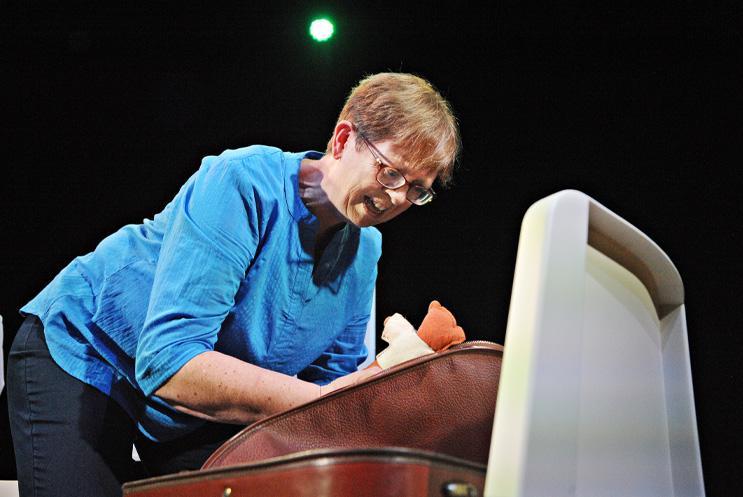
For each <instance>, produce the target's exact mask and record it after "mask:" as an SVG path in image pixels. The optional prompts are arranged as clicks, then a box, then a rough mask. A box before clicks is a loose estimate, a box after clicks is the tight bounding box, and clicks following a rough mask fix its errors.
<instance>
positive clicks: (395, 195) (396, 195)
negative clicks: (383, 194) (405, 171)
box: [387, 185, 408, 206]
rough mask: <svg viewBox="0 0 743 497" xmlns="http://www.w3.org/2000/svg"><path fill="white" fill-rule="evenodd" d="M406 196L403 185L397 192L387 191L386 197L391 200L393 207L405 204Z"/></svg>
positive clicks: (406, 192) (405, 189)
mask: <svg viewBox="0 0 743 497" xmlns="http://www.w3.org/2000/svg"><path fill="white" fill-rule="evenodd" d="M407 194H408V188H407V185H403V186H402V187H400V188H398V189H397V190H387V195H389V196H390V199H391V200H392V203H393V204H394V205H396V206H397V205H402V204H404V203H405V202H407V201H408V199H407V197H406V195H407Z"/></svg>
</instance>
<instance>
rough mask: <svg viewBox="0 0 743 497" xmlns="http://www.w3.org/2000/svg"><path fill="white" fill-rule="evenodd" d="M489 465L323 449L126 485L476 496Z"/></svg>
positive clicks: (248, 496)
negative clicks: (486, 467)
mask: <svg viewBox="0 0 743 497" xmlns="http://www.w3.org/2000/svg"><path fill="white" fill-rule="evenodd" d="M484 484H485V466H484V465H482V464H476V463H472V462H469V461H464V460H462V459H456V458H453V457H448V456H443V455H440V454H434V453H432V452H424V451H417V450H411V449H401V448H387V449H343V450H334V449H320V450H313V451H309V452H302V453H298V454H292V455H289V456H283V457H278V458H274V459H269V460H267V461H262V462H256V463H250V464H243V465H238V466H229V467H224V468H216V469H207V470H200V471H188V472H183V473H177V474H174V475H168V476H161V477H158V478H150V479H148V480H140V481H136V482H131V483H127V484H125V485H124V496H126V497H184V496H193V497H197V496H198V497H424V496H429V497H435V496H438V497H476V496H481V495H482V491H483V487H484Z"/></svg>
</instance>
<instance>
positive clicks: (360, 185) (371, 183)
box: [333, 131, 436, 227]
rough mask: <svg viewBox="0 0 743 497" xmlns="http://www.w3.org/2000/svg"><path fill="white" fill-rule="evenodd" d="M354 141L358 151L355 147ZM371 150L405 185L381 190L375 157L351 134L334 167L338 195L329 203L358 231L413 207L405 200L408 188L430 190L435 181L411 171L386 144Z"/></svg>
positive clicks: (427, 173)
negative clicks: (400, 175) (414, 186)
mask: <svg viewBox="0 0 743 497" xmlns="http://www.w3.org/2000/svg"><path fill="white" fill-rule="evenodd" d="M357 140H358V143H359V144H360V147H357V146H356V143H357ZM372 146H373V147H374V149H375V151H376V154H377V157H379V159H380V161H381V162H382V164H383V165H384V166H389V167H393V168H395V169H396V170H397V171H398V172H400V173H401V174H402V175H403V177H404V178H405V180H406V181H407V183H406V184H405V185H403V186H402V187H400V188H398V189H396V190H391V189H389V188H385V187H384V186H382V185H381V184H380V183H379V181H377V173H378V172H379V170H380V166H379V165H378V163H377V160H376V158H375V155H374V154H373V153H372V151H371V150H370V147H368V146H366V145H365V144H364V143H363V141H362V139H361V137H359V135H358V134H357V133H356V132H355V131H352V132H351V135H350V137H349V138H348V140H347V141H346V143H345V146H344V148H343V154H342V156H341V157H340V159H339V160H338V163H337V164H336V165H337V166H338V167H336V172H337V174H336V182H335V183H336V186H337V187H336V188H335V190H336V191H337V192H338V195H337V198H336V199H335V200H334V201H333V203H334V205H335V207H336V209H338V211H340V213H341V214H342V215H343V216H344V217H345V218H346V219H348V221H350V222H351V223H353V224H355V225H356V226H359V227H365V226H374V225H377V224H381V223H384V222H387V221H389V220H390V219H393V218H395V217H397V216H399V215H400V214H402V213H403V212H405V211H406V210H408V209H409V208H410V206H411V205H413V204H411V203H410V202H409V201H408V200H407V198H406V197H405V195H406V193H407V191H408V188H409V185H410V184H414V185H420V186H422V187H424V188H431V186H432V185H433V182H434V180H435V179H436V172H435V171H412V170H411V169H410V166H409V164H407V163H406V162H405V161H404V160H403V159H402V156H401V155H400V154H398V153H397V152H396V150H395V147H394V146H393V144H392V143H391V142H390V141H382V142H376V143H374V144H372Z"/></svg>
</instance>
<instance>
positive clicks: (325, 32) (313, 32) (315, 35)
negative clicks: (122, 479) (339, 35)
mask: <svg viewBox="0 0 743 497" xmlns="http://www.w3.org/2000/svg"><path fill="white" fill-rule="evenodd" d="M333 31H334V28H333V23H332V22H330V21H329V20H328V19H324V18H320V19H315V20H314V21H312V23H311V24H310V36H312V39H313V40H315V41H320V42H322V41H328V40H329V39H330V38H331V37H332V36H333Z"/></svg>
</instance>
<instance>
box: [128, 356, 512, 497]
mask: <svg viewBox="0 0 743 497" xmlns="http://www.w3.org/2000/svg"><path fill="white" fill-rule="evenodd" d="M502 355H503V348H502V347H501V346H500V345H496V344H492V343H488V342H465V343H463V344H461V345H458V346H455V347H452V348H451V349H449V350H447V351H445V352H440V353H436V354H431V355H428V356H424V357H421V358H418V359H414V360H411V361H407V362H405V363H403V364H400V365H398V366H396V367H394V368H391V369H388V370H386V371H383V372H382V373H380V374H378V375H376V376H374V377H372V378H370V379H368V380H367V381H365V382H363V383H361V384H358V385H354V386H351V387H346V388H343V389H340V390H337V391H336V392H333V393H331V394H330V395H327V396H325V397H323V398H321V399H317V400H315V401H313V402H309V403H307V404H304V405H301V406H298V407H296V408H294V409H290V410H288V411H284V412H282V413H278V414H276V415H274V416H270V417H268V418H266V419H263V420H261V421H258V422H256V423H254V424H252V425H250V426H248V427H247V428H245V429H244V430H242V431H241V432H239V433H238V434H237V435H235V436H234V437H232V438H231V439H230V440H228V441H227V442H225V443H224V444H223V445H222V446H221V447H220V448H219V449H217V450H216V451H215V452H214V454H212V456H211V457H210V458H209V459H208V460H207V461H206V463H205V464H204V466H203V468H202V469H201V470H200V471H195V472H185V473H179V474H178V475H174V476H168V477H161V478H154V479H150V480H142V481H141V482H133V483H129V484H127V485H125V486H124V490H125V495H132V496H135V495H136V496H137V497H150V496H152V497H155V496H166V495H179V496H191V495H193V496H197V495H199V496H200V495H218V494H214V493H211V491H210V493H201V492H202V490H198V491H197V490H196V489H197V488H198V489H202V485H207V484H208V483H207V482H208V481H212V480H214V481H218V482H224V481H226V480H224V479H225V478H228V479H229V481H230V485H232V486H230V487H229V488H232V490H233V491H234V489H235V488H238V487H237V485H236V483H235V481H237V480H241V479H242V480H241V481H244V483H245V484H246V485H248V486H250V484H249V483H247V480H248V479H249V480H255V481H263V480H264V479H268V480H272V479H273V480H276V484H277V485H284V486H287V487H292V486H293V485H299V486H301V485H302V483H301V482H300V481H290V480H292V479H293V478H300V479H301V478H308V479H310V480H312V481H317V482H320V481H325V482H326V483H323V485H330V486H331V487H332V485H333V484H332V483H327V482H328V481H331V480H332V479H333V473H334V472H335V471H337V472H338V475H339V476H338V478H339V479H340V480H339V481H345V480H344V478H345V477H344V476H342V475H345V474H346V473H347V472H348V471H351V470H350V469H349V468H350V467H352V466H353V464H354V463H351V462H350V461H351V460H352V459H353V457H356V456H358V455H360V454H367V456H365V457H370V454H374V455H375V456H374V457H376V459H375V460H374V461H375V462H373V461H371V460H369V459H366V461H367V462H368V463H369V464H371V466H368V467H369V468H372V467H374V468H378V470H379V471H378V472H377V473H374V471H376V470H374V471H373V470H372V469H369V471H370V474H377V475H379V477H380V478H381V479H382V480H381V481H379V482H377V483H371V482H369V481H367V479H364V480H363V485H369V486H371V487H373V488H377V487H376V486H375V485H377V484H379V485H382V483H385V484H392V483H391V482H390V478H389V475H393V474H394V475H398V473H400V472H402V473H404V472H406V471H411V474H410V475H409V476H408V477H407V478H414V476H412V475H414V474H415V473H416V472H418V471H420V467H421V464H423V463H421V462H420V461H418V462H416V463H411V464H412V466H410V464H407V463H405V464H403V461H402V460H400V459H399V457H398V458H396V457H395V456H394V455H390V456H389V457H390V459H389V461H388V462H387V463H386V466H385V467H384V469H382V466H381V465H380V464H381V463H382V460H383V459H384V456H382V455H381V454H382V453H383V452H384V451H385V450H387V451H389V450H397V449H390V448H393V447H394V448H398V449H399V450H405V449H408V455H409V456H410V457H413V455H412V454H413V453H414V452H415V453H416V454H418V455H417V456H416V457H420V458H422V459H423V460H428V461H429V462H431V461H433V460H435V461H438V462H437V464H439V465H438V466H436V467H437V468H440V467H442V466H441V464H442V463H441V461H443V460H447V461H448V462H449V463H451V464H454V462H457V461H458V464H465V465H467V464H469V465H470V466H468V467H467V468H468V469H467V471H473V470H474V469H473V468H474V467H475V466H477V467H480V468H481V469H482V468H484V466H485V464H487V457H488V452H489V446H490V436H491V430H492V426H493V415H494V412H495V400H496V396H497V391H498V380H499V378H500V367H501V359H502ZM374 449H378V450H376V451H375V450H374ZM328 450H330V451H333V450H335V451H336V452H333V453H334V454H336V455H337V456H333V457H338V458H340V459H333V460H334V461H336V462H334V463H333V464H330V465H328V466H327V468H325V469H323V470H322V471H320V470H318V465H317V461H326V462H328V464H329V461H330V460H331V459H332V458H331V459H328V458H327V454H329V452H326V451H328ZM318 451H319V452H318ZM349 451H350V452H349ZM410 451H413V452H410ZM323 454H325V455H323ZM349 454H353V456H352V455H349ZM431 458H433V459H431ZM437 458H438V459H437ZM312 461H315V462H312ZM395 461H397V462H395ZM300 463H301V464H300ZM297 464H299V466H297ZM365 464H366V463H365ZM395 464H399V465H400V468H398V470H397V471H395V470H392V469H389V466H390V465H395ZM472 464H474V465H475V466H471V465H472ZM284 465H289V466H286V469H287V470H289V467H290V466H291V468H292V469H291V470H290V471H289V472H288V473H284V472H283V469H282V468H283V467H284ZM423 465H424V466H425V464H423ZM455 465H456V464H455ZM320 466H322V464H320ZM406 466H407V467H408V468H412V469H404V468H405V467H406ZM353 467H355V466H353ZM220 468H221V469H220ZM238 468H241V469H238ZM297 468H304V469H297ZM264 471H265V475H264V474H263V472H264ZM318 471H320V473H322V477H320V476H317V475H318V474H319V473H318ZM475 472H477V471H475ZM383 474H385V475H387V476H382V475H383ZM447 474H448V473H447ZM311 475H315V476H311ZM482 476H483V478H484V469H482ZM313 478H314V479H313ZM395 478H400V479H401V480H403V481H404V480H405V479H406V477H404V476H396V477H395ZM202 479H203V482H201V480H202ZM444 479H446V478H444ZM181 482H188V484H185V483H181ZM199 482H201V483H199ZM437 482H438V480H437ZM318 484H319V483H318ZM437 484H438V483H437ZM473 484H475V488H478V487H477V485H476V483H473ZM168 485H177V486H178V487H179V488H180V490H179V493H177V494H176V493H167V492H169V490H168ZM256 485H258V484H257V483H256ZM339 485H341V483H339ZM217 486H219V485H217ZM269 487H270V486H268V487H266V488H269ZM209 488H210V489H211V488H212V487H209ZM214 488H216V487H214ZM225 488H227V487H225ZM239 488H242V487H239ZM246 488H247V487H246ZM250 488H252V487H250ZM261 488H263V487H261ZM270 488H273V487H270ZM292 488H293V487H292ZM323 488H324V487H323ZM339 488H340V487H339ZM344 488H345V487H344ZM479 488H481V485H480V487H479ZM191 489H193V490H191ZM434 490H435V491H437V492H439V491H441V489H440V488H438V487H437V488H436V489H434ZM361 491H362V490H361V489H360V488H359V483H358V482H357V484H356V486H354V492H352V493H350V494H343V493H339V494H329V493H325V492H319V493H317V492H316V493H314V494H311V495H367V494H362V493H359V492H361ZM363 491H366V490H363ZM426 491H428V490H426ZM153 492H154V493H153ZM163 492H165V493H163ZM252 492H253V491H252V490H251V493H247V494H239V495H251V496H252V495H262V494H254V493H252ZM219 495H221V494H219ZM233 495H235V494H233ZM273 495H279V494H273ZM287 495H289V494H287ZM291 495H302V494H297V493H294V494H291ZM368 495H372V494H371V493H370V494H368ZM375 495H382V494H375ZM389 495H411V496H412V495H429V494H427V493H397V494H395V493H393V494H389ZM430 495H447V494H441V493H433V494H430ZM451 495H458V494H456V493H454V494H451ZM461 495H468V494H467V493H464V494H461Z"/></svg>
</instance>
